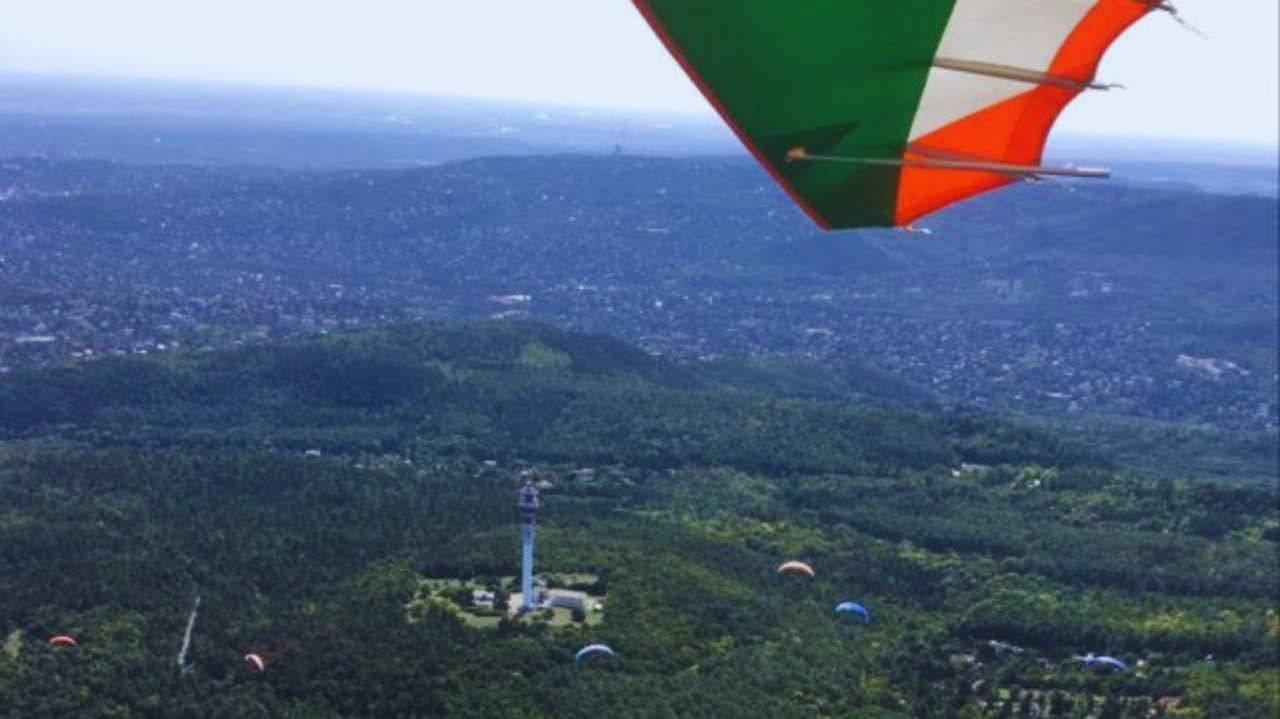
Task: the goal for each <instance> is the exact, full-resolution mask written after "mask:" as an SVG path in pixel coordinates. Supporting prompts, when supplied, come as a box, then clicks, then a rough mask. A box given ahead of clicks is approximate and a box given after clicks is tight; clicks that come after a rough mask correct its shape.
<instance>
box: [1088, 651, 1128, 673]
mask: <svg viewBox="0 0 1280 719" xmlns="http://www.w3.org/2000/svg"><path fill="white" fill-rule="evenodd" d="M1080 660H1081V661H1083V662H1084V665H1085V666H1086V667H1090V668H1099V669H1101V668H1105V667H1110V668H1112V669H1119V670H1120V671H1122V672H1127V671H1129V665H1128V664H1125V663H1124V662H1122V661H1120V660H1119V659H1116V658H1115V657H1106V656H1103V657H1099V656H1095V655H1094V654H1093V653H1092V652H1090V654H1089V655H1088V656H1086V657H1081V658H1080Z"/></svg>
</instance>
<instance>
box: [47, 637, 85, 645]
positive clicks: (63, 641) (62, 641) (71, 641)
mask: <svg viewBox="0 0 1280 719" xmlns="http://www.w3.org/2000/svg"><path fill="white" fill-rule="evenodd" d="M49 644H52V645H53V646H55V647H76V646H79V644H77V643H76V640H75V638H74V637H71V636H68V635H66V634H59V635H57V636H54V637H49Z"/></svg>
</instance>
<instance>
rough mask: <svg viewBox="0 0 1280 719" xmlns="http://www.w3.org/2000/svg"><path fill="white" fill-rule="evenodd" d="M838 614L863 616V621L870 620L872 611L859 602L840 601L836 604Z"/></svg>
mask: <svg viewBox="0 0 1280 719" xmlns="http://www.w3.org/2000/svg"><path fill="white" fill-rule="evenodd" d="M836 614H853V615H855V616H859V617H862V621H864V622H870V621H871V613H870V612H868V611H867V608H866V607H864V606H862V605H861V604H858V603H857V602H840V603H839V604H837V605H836Z"/></svg>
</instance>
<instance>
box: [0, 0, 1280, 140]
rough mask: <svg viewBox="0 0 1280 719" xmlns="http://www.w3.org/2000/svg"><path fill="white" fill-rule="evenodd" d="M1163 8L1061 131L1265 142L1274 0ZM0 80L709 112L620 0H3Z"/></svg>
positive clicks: (1278, 79)
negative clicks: (1113, 86)
mask: <svg viewBox="0 0 1280 719" xmlns="http://www.w3.org/2000/svg"><path fill="white" fill-rule="evenodd" d="M783 1H787V2H803V1H804V0H783ZM901 1H902V2H910V1H911V0H901ZM1027 1H1028V2H1032V1H1033V0H1027ZM1034 1H1040V2H1051V1H1052V0H1034ZM1178 6H1179V8H1180V9H1181V11H1182V15H1183V16H1184V17H1185V18H1186V19H1187V20H1188V21H1190V22H1192V23H1193V24H1195V25H1196V26H1197V27H1198V28H1200V29H1201V30H1203V31H1204V32H1205V33H1206V34H1208V36H1209V39H1207V40H1206V39H1202V38H1200V37H1198V36H1196V35H1194V34H1192V33H1191V32H1188V31H1187V30H1185V29H1183V28H1182V27H1180V26H1179V25H1177V24H1176V23H1174V22H1173V21H1172V20H1171V19H1170V18H1169V17H1168V16H1166V15H1165V14H1163V13H1155V14H1153V15H1152V16H1151V17H1149V18H1147V19H1146V20H1144V21H1143V22H1141V23H1139V25H1138V26H1137V27H1136V28H1134V29H1133V30H1132V31H1130V33H1129V34H1128V35H1126V36H1125V37H1123V38H1121V40H1120V42H1119V43H1117V45H1116V46H1115V47H1114V48H1113V50H1112V52H1111V54H1110V55H1109V56H1108V58H1107V61H1106V62H1105V64H1104V65H1103V68H1102V71H1101V73H1100V76H1099V79H1100V80H1102V81H1104V82H1118V83H1122V84H1124V85H1126V86H1127V87H1128V89H1127V90H1123V91H1116V92H1110V93H1087V94H1086V95H1085V96H1084V97H1082V98H1081V99H1080V100H1078V101H1077V102H1076V103H1075V104H1074V105H1073V106H1072V107H1071V108H1070V109H1069V110H1068V111H1067V114H1066V115H1064V117H1063V121H1062V124H1061V125H1060V127H1061V128H1062V129H1064V130H1067V131H1074V132H1084V133H1102V134H1113V135H1137V136H1149V137H1191V138H1201V139H1219V140H1237V141H1245V142H1264V143H1267V144H1269V145H1275V144H1276V142H1277V125H1278V123H1280V119H1278V109H1277V108H1278V107H1280V75H1278V70H1277V68H1278V67H1280V57H1278V54H1280V52H1278V50H1277V35H1280V13H1278V8H1280V0H1181V1H1180V2H1179V3H1178ZM0 73H56V74H77V75H80V74H92V75H108V76H132V77H147V78H162V79H186V80H214V81H229V82H252V83H257V84H268V85H271V84H288V85H306V86H316V87H341V88H368V89H379V90H397V91H409V92H421V93H431V94H450V95H467V96H474V97H493V98H509V99H523V100H535V101H544V102H548V103H554V104H573V105H598V106H609V107H627V108H647V109H654V110H663V111H673V110H674V111H688V112H709V110H708V109H707V107H706V103H705V102H704V101H703V100H702V98H701V96H699V95H698V93H697V92H696V91H695V90H694V89H693V87H692V85H690V83H689V82H688V80H686V79H685V77H684V75H683V73H682V72H681V71H680V70H679V68H678V67H677V66H676V65H675V63H674V62H672V61H671V60H670V58H669V57H668V56H667V54H666V51H665V50H663V49H662V47H661V46H660V44H659V43H658V41H657V40H656V39H655V38H654V37H653V35H652V33H651V32H650V31H649V29H648V27H647V25H645V23H644V21H643V20H641V18H640V17H639V15H638V13H637V12H636V11H635V10H634V8H633V7H632V5H631V2H630V0H0Z"/></svg>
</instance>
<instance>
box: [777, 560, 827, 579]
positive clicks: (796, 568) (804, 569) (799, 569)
mask: <svg viewBox="0 0 1280 719" xmlns="http://www.w3.org/2000/svg"><path fill="white" fill-rule="evenodd" d="M778 573H779V574H801V575H804V576H806V577H815V576H817V573H816V572H814V571H813V567H811V566H809V565H808V564H806V563H804V562H799V561H790V562H784V563H782V564H780V565H778Z"/></svg>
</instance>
